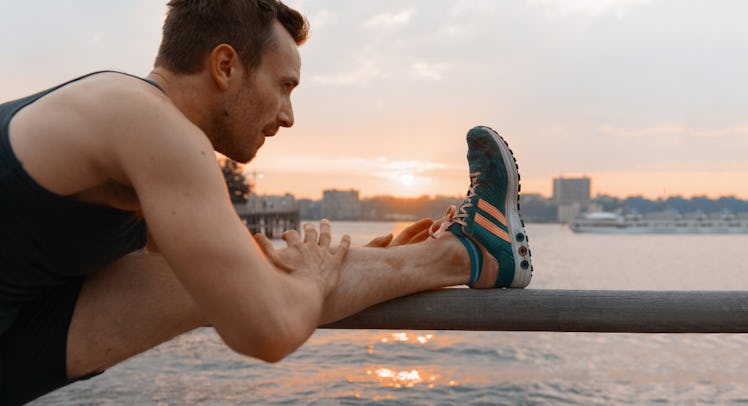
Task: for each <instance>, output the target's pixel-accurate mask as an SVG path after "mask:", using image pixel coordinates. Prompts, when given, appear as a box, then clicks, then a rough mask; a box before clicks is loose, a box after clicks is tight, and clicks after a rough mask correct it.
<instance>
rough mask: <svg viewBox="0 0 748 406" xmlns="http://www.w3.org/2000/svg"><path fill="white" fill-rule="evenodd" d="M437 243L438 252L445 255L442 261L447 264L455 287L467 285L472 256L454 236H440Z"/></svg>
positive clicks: (450, 234) (447, 234) (446, 234)
mask: <svg viewBox="0 0 748 406" xmlns="http://www.w3.org/2000/svg"><path fill="white" fill-rule="evenodd" d="M435 243H437V244H439V246H438V252H442V253H443V256H442V258H441V260H442V261H444V262H445V263H446V264H447V266H446V267H445V269H447V270H448V272H449V276H450V277H451V278H452V279H450V280H451V281H453V282H454V283H453V285H463V284H467V283H468V282H469V281H470V267H471V263H470V255H469V254H468V252H467V250H466V249H465V246H464V245H463V244H462V242H460V240H459V239H458V238H457V237H456V236H455V235H454V234H452V233H450V232H447V233H444V234H442V235H441V236H439V238H437V239H436V240H435Z"/></svg>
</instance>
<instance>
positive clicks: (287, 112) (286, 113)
mask: <svg viewBox="0 0 748 406" xmlns="http://www.w3.org/2000/svg"><path fill="white" fill-rule="evenodd" d="M278 125H280V126H281V127H291V126H293V107H292V106H291V103H290V102H289V103H287V104H286V105H285V106H283V108H281V110H280V112H279V113H278Z"/></svg>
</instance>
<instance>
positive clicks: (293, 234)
mask: <svg viewBox="0 0 748 406" xmlns="http://www.w3.org/2000/svg"><path fill="white" fill-rule="evenodd" d="M281 238H283V240H284V241H285V242H286V244H288V245H289V246H291V245H297V244H300V243H301V235H300V234H299V232H298V231H296V230H288V231H285V232H283V234H281Z"/></svg>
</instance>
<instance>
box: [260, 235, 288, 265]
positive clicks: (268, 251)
mask: <svg viewBox="0 0 748 406" xmlns="http://www.w3.org/2000/svg"><path fill="white" fill-rule="evenodd" d="M254 238H255V241H257V245H259V246H260V250H262V252H263V253H264V254H265V256H266V257H268V259H269V260H270V263H272V264H273V265H275V266H276V267H278V268H280V269H283V270H284V271H286V272H290V271H291V270H292V269H291V268H289V267H288V266H287V265H286V264H284V263H283V261H282V260H281V257H280V255H279V254H278V251H276V250H275V247H274V246H273V243H272V242H270V240H269V239H268V238H267V237H265V235H264V234H255V235H254Z"/></svg>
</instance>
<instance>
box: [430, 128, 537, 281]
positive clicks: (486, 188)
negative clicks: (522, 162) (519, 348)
mask: <svg viewBox="0 0 748 406" xmlns="http://www.w3.org/2000/svg"><path fill="white" fill-rule="evenodd" d="M467 143H468V153H467V159H468V164H469V166H470V189H469V190H468V192H467V197H466V198H465V200H464V201H463V202H462V204H460V206H459V207H455V206H451V207H450V208H449V209H447V213H446V214H445V215H444V217H443V218H441V219H439V220H437V221H436V222H434V224H433V225H432V228H431V230H430V233H431V236H432V237H434V238H436V237H438V236H439V235H440V234H441V233H443V232H451V233H452V234H454V235H455V236H456V237H457V238H458V239H459V240H460V241H461V242H462V244H463V245H465V248H466V249H467V251H468V254H469V255H470V260H471V261H470V262H471V273H470V282H469V283H468V285H469V286H470V287H471V288H479V289H484V288H524V287H525V286H527V285H528V284H529V283H530V279H531V278H532V271H533V267H532V261H531V259H530V256H531V255H530V254H531V253H530V247H529V245H528V238H527V233H526V232H525V229H524V226H525V224H524V221H522V218H521V217H520V214H519V191H520V185H519V179H520V177H519V173H518V172H517V162H516V160H515V159H514V155H513V154H512V151H511V150H510V149H509V145H508V144H507V143H506V141H504V139H503V138H501V136H500V135H499V134H498V133H497V132H496V131H494V130H492V129H491V128H488V127H483V126H481V127H475V128H473V129H471V130H470V131H468V134H467Z"/></svg>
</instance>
